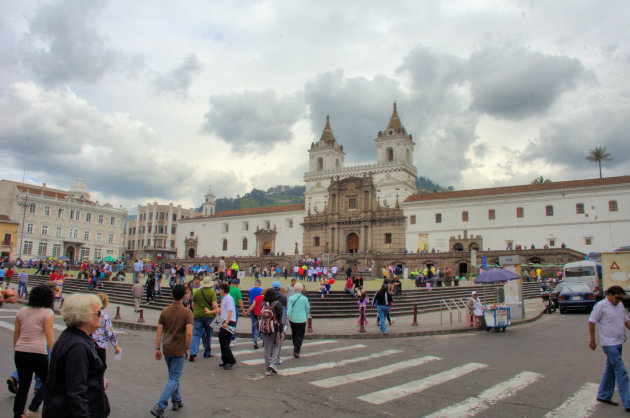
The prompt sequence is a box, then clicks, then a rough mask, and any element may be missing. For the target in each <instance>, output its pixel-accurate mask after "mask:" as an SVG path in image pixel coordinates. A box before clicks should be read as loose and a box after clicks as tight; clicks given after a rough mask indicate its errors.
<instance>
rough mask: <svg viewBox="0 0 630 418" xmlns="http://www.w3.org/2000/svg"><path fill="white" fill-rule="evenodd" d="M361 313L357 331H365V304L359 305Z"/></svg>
mask: <svg viewBox="0 0 630 418" xmlns="http://www.w3.org/2000/svg"><path fill="white" fill-rule="evenodd" d="M360 312H361V313H360V314H359V331H357V332H366V331H365V306H361V311H360Z"/></svg>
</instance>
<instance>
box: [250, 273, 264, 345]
mask: <svg viewBox="0 0 630 418" xmlns="http://www.w3.org/2000/svg"><path fill="white" fill-rule="evenodd" d="M261 293H262V287H260V280H258V279H256V281H254V287H252V288H251V289H249V292H248V293H247V296H248V297H249V310H248V311H249V319H250V320H251V321H252V339H253V340H254V350H257V349H258V336H259V334H258V316H257V315H256V313H255V310H254V309H252V308H251V307H252V304H253V303H254V299H256V296H258V295H260V294H261ZM257 310H258V311H259V312H260V308H259V309H257Z"/></svg>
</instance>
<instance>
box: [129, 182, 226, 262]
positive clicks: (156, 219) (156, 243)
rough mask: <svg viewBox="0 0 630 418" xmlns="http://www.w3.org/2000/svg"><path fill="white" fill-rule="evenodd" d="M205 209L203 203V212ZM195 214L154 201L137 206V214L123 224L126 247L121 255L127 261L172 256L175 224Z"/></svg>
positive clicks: (174, 251) (175, 252) (191, 209)
mask: <svg viewBox="0 0 630 418" xmlns="http://www.w3.org/2000/svg"><path fill="white" fill-rule="evenodd" d="M208 194H211V192H208ZM208 194H206V199H208ZM213 198H214V196H213ZM205 208H206V204H205V203H204V207H203V209H204V210H205ZM207 213H210V212H207ZM196 215H197V213H196V212H195V211H194V209H193V208H190V209H183V208H182V206H181V205H177V206H175V204H173V203H169V204H168V205H160V204H158V202H153V203H147V204H146V205H144V206H142V205H138V214H137V215H136V217H135V218H134V219H131V220H129V221H128V222H127V226H126V228H125V242H126V247H127V249H126V251H125V255H126V256H127V257H128V258H130V259H134V258H173V257H175V256H176V254H177V247H176V246H175V236H176V235H177V224H178V222H179V221H180V220H182V219H187V218H192V217H194V216H196Z"/></svg>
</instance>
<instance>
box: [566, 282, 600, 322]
mask: <svg viewBox="0 0 630 418" xmlns="http://www.w3.org/2000/svg"><path fill="white" fill-rule="evenodd" d="M595 302H596V298H595V293H593V291H592V290H591V288H590V286H589V285H587V284H585V283H563V285H562V288H561V289H560V291H559V292H558V306H559V308H560V313H561V314H563V313H565V312H566V311H567V310H569V309H583V310H587V311H590V310H591V309H593V305H595Z"/></svg>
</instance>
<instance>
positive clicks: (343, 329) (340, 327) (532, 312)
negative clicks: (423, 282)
mask: <svg viewBox="0 0 630 418" xmlns="http://www.w3.org/2000/svg"><path fill="white" fill-rule="evenodd" d="M118 306H119V305H109V306H108V307H107V312H109V314H110V315H111V317H112V321H113V322H114V326H115V327H116V328H117V329H125V328H128V329H140V330H147V331H153V330H155V329H157V323H158V318H159V316H160V311H155V310H145V311H144V312H143V317H144V320H145V322H144V323H138V318H139V314H138V313H135V312H134V311H133V307H132V306H125V305H120V317H121V319H120V320H115V319H114V317H115V316H116V311H117V308H118ZM543 313H544V305H543V302H542V301H541V299H539V298H536V299H525V317H524V318H523V319H518V320H513V321H511V325H510V326H518V325H520V324H525V323H528V322H531V321H534V320H536V319H538V318H539V317H540V316H541V315H543ZM358 316H359V315H358V308H357V316H356V317H353V318H330V319H329V318H315V319H313V321H312V326H313V332H307V333H306V335H305V336H304V338H305V339H322V338H395V337H412V336H425V335H440V334H454V333H461V332H471V331H476V329H474V328H472V327H471V326H467V325H466V316H465V313H464V312H462V315H461V316H462V317H461V321H460V320H459V318H458V314H457V311H453V323H452V324H451V320H450V316H449V312H448V311H442V314H441V318H440V312H439V311H437V312H427V313H420V314H418V325H417V326H412V325H411V324H412V322H413V316H412V315H404V316H397V315H396V307H395V306H394V310H393V314H392V320H393V321H394V324H393V325H391V326H390V325H388V326H387V334H386V335H385V336H383V335H381V333H380V330H379V328H378V327H377V326H376V315H375V314H369V315H368V318H367V319H368V321H369V324H368V325H366V326H365V329H366V332H365V333H359V332H358V330H359V326H358V324H357V320H358ZM508 332H509V327H508ZM290 333H291V331H290V328H288V329H287V334H288V335H290ZM237 335H238V337H243V338H246V337H249V338H251V335H252V334H251V320H250V318H249V317H244V316H240V317H239V318H238V326H237Z"/></svg>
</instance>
